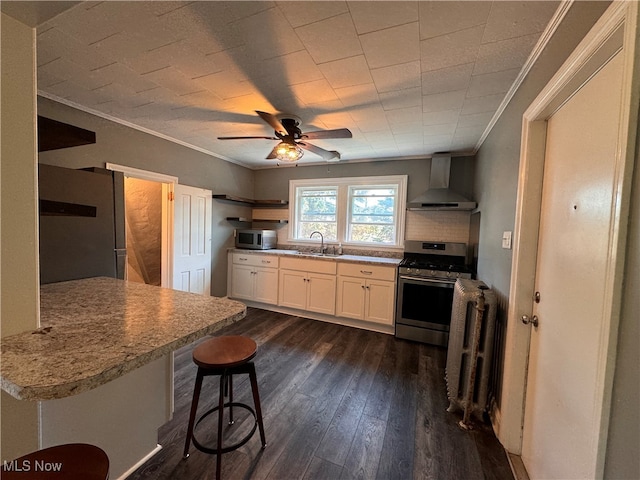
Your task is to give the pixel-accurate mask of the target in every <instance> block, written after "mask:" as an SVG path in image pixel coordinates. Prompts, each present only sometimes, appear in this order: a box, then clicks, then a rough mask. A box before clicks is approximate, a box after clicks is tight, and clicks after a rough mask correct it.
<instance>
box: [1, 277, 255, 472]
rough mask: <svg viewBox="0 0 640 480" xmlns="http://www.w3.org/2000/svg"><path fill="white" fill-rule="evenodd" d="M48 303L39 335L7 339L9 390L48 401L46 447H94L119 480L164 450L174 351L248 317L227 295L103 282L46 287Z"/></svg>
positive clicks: (4, 367) (4, 364) (4, 370)
mask: <svg viewBox="0 0 640 480" xmlns="http://www.w3.org/2000/svg"><path fill="white" fill-rule="evenodd" d="M40 301H41V305H40V312H41V318H40V325H41V326H40V328H39V329H38V330H36V331H33V332H24V333H21V334H18V335H12V336H9V337H6V338H3V339H2V354H1V370H0V382H1V386H2V389H3V390H4V391H6V392H7V393H8V394H9V395H11V396H12V397H14V398H15V399H18V400H20V401H37V402H39V411H40V418H39V435H40V439H41V441H40V443H41V444H40V448H45V447H48V446H51V445H56V444H60V443H66V442H86V443H93V444H95V445H97V446H99V447H101V448H103V449H104V450H105V451H106V452H107V454H108V455H109V459H110V462H111V465H112V467H111V477H110V478H118V477H119V476H121V475H123V474H124V473H125V472H127V471H128V470H129V469H130V468H132V467H133V466H134V465H135V464H137V463H138V462H139V461H140V460H142V459H143V458H144V457H146V456H148V455H149V454H153V453H154V451H155V450H156V449H157V443H156V439H157V428H158V427H159V426H160V425H162V424H163V423H165V422H166V421H168V420H169V419H170V418H171V414H172V402H173V398H172V392H173V384H172V374H173V369H172V355H171V353H172V352H173V351H174V350H176V349H178V348H180V347H182V346H184V345H188V344H190V343H192V342H193V341H195V340H197V339H199V338H202V337H204V336H206V335H209V334H212V333H214V332H215V331H216V330H219V329H220V328H223V327H225V326H227V325H229V324H231V323H233V322H236V321H238V320H240V319H242V318H244V316H245V314H246V307H245V305H243V304H242V303H240V302H236V301H233V300H229V299H227V298H216V297H207V296H202V295H196V294H191V293H186V292H180V291H176V290H171V289H165V288H159V287H154V286H149V285H143V284H137V283H130V282H125V281H122V280H117V279H113V278H103V277H99V278H89V279H84V280H74V281H69V282H60V283H53V284H48V285H43V286H42V287H41V299H40ZM25 453H26V452H25Z"/></svg>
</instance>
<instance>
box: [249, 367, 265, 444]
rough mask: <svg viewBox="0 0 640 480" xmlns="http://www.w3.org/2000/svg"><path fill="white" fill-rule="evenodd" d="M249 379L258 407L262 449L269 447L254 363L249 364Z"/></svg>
mask: <svg viewBox="0 0 640 480" xmlns="http://www.w3.org/2000/svg"><path fill="white" fill-rule="evenodd" d="M249 379H250V380H251V392H252V393H253V403H254V405H255V407H256V416H257V417H258V427H259V429H260V440H262V448H264V447H266V446H267V441H266V440H265V437H264V424H263V423H262V407H261V406H260V393H258V378H257V377H256V367H255V365H254V364H253V362H250V363H249Z"/></svg>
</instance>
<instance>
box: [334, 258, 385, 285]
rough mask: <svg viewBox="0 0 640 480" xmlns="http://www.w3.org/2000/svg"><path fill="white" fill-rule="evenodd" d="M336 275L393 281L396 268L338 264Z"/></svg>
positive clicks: (363, 264) (362, 264)
mask: <svg viewBox="0 0 640 480" xmlns="http://www.w3.org/2000/svg"><path fill="white" fill-rule="evenodd" d="M338 275H344V276H347V277H358V278H371V279H376V280H389V281H395V279H396V268H395V267H385V266H382V265H369V264H366V263H342V262H340V263H338Z"/></svg>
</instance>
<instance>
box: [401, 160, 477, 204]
mask: <svg viewBox="0 0 640 480" xmlns="http://www.w3.org/2000/svg"><path fill="white" fill-rule="evenodd" d="M450 173H451V155H448V154H447V155H434V156H433V157H432V158H431V177H430V178H429V188H428V189H427V191H426V192H424V193H423V194H422V195H420V196H418V197H417V198H414V199H413V200H411V201H410V202H408V203H407V210H473V209H474V208H476V207H477V204H476V202H473V201H471V200H469V199H467V198H465V197H463V196H462V195H460V194H459V193H456V192H454V191H451V190H449V174H450Z"/></svg>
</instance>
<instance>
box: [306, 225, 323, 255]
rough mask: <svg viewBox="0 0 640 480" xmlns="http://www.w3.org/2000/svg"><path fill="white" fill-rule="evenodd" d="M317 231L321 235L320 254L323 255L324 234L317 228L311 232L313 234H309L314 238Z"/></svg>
mask: <svg viewBox="0 0 640 480" xmlns="http://www.w3.org/2000/svg"><path fill="white" fill-rule="evenodd" d="M316 233H317V234H318V235H320V255H322V254H323V253H324V236H323V235H322V233H320V232H318V231H317V230H316V231H315V232H311V235H309V238H313V236H314V235H315V234H316Z"/></svg>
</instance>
